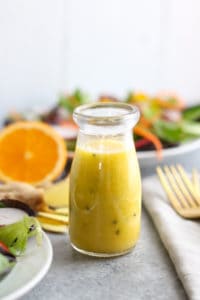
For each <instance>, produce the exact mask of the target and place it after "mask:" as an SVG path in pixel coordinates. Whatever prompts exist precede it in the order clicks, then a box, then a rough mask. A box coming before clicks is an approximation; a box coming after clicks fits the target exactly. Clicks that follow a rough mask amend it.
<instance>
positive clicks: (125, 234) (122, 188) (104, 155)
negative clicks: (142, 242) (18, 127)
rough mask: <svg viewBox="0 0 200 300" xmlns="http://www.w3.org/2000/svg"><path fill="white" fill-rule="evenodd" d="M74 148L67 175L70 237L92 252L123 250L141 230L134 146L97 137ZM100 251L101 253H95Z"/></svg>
mask: <svg viewBox="0 0 200 300" xmlns="http://www.w3.org/2000/svg"><path fill="white" fill-rule="evenodd" d="M99 143H100V144H99V145H98V147H97V146H95V144H97V143H95V144H89V145H86V146H83V147H81V146H80V147H77V149H76V154H75V158H74V161H73V164H72V170H71V175H70V181H71V182H70V228H69V230H70V232H69V233H70V239H71V243H72V245H73V246H74V247H75V248H77V249H81V250H83V251H85V252H89V253H96V254H101V253H104V254H108V255H109V254H115V253H116V254H122V253H124V252H127V251H129V250H130V249H131V248H132V247H133V246H135V244H136V242H137V240H138V237H139V232H140V214H141V182H140V172H139V167H138V163H137V158H136V153H135V150H134V147H131V148H130V147H129V148H127V147H126V146H124V144H123V143H121V142H116V141H112V140H105V141H103V142H102V141H99ZM99 256H100V255H99Z"/></svg>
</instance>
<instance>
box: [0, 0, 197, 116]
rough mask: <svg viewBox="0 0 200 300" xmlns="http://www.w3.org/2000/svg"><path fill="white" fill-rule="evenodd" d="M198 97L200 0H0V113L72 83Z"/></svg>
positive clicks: (50, 99)
mask: <svg viewBox="0 0 200 300" xmlns="http://www.w3.org/2000/svg"><path fill="white" fill-rule="evenodd" d="M77 87H79V88H81V89H83V90H86V91H88V92H89V93H90V94H91V95H92V97H94V98H95V97H96V96H97V95H99V94H100V93H109V94H113V95H117V96H123V95H124V94H125V93H127V91H129V90H133V89H134V90H140V91H141V90H142V91H145V92H149V93H156V92H158V91H160V90H170V91H176V92H177V93H178V94H179V95H180V96H182V97H183V98H185V99H186V101H187V102H188V103H192V102H197V103H199V102H200V101H199V99H200V1H198V0H190V1H189V0H168V1H163V0H151V1H149V0H101V1H94V0H84V1H80V0H42V1H41V0H29V1H26V0H15V1H12V0H6V1H5V0H0V115H2V114H5V112H6V111H8V110H10V109H12V108H16V109H21V108H27V107H30V106H33V105H46V104H52V103H54V102H55V101H56V100H57V98H58V96H59V94H60V93H61V92H64V91H71V90H73V89H74V88H77Z"/></svg>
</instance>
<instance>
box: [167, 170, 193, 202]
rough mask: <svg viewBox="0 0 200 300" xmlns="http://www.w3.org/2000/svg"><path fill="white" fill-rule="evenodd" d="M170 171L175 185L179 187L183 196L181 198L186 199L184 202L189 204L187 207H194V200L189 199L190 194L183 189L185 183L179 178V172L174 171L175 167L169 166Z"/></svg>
mask: <svg viewBox="0 0 200 300" xmlns="http://www.w3.org/2000/svg"><path fill="white" fill-rule="evenodd" d="M171 171H172V173H173V175H174V177H175V178H176V181H177V184H178V186H179V189H180V190H181V192H182V194H183V198H184V199H186V201H187V202H188V203H189V207H196V203H195V201H194V199H193V198H192V197H191V195H190V193H189V192H188V190H187V188H186V187H185V183H184V181H183V179H182V177H181V176H180V174H179V172H178V171H177V170H176V168H175V166H171Z"/></svg>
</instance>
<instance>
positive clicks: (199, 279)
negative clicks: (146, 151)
mask: <svg viewBox="0 0 200 300" xmlns="http://www.w3.org/2000/svg"><path fill="white" fill-rule="evenodd" d="M143 203H144V206H145V207H146V209H147V211H148V212H149V214H150V216H151V218H152V220H153V222H154V224H155V226H156V229H157V231H158V233H159V235H160V238H161V240H162V242H163V244H164V246H165V247H166V249H167V251H168V253H169V255H170V257H171V259H172V261H173V263H174V265H175V268H176V271H177V273H178V276H179V278H180V279H181V281H182V283H183V286H184V288H185V290H186V292H187V294H188V297H189V299H191V300H200V222H199V221H198V220H195V221H190V220H186V219H183V218H181V217H180V216H179V215H178V214H177V213H176V212H175V211H174V210H173V208H172V207H171V206H170V203H169V201H168V199H167V196H166V195H165V192H164V190H163V188H162V186H161V184H160V182H159V179H158V178H157V177H156V176H152V177H148V178H146V179H144V180H143Z"/></svg>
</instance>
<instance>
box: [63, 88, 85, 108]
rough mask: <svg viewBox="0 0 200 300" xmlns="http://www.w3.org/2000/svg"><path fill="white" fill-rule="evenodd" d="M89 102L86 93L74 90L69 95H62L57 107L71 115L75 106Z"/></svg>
mask: <svg viewBox="0 0 200 300" xmlns="http://www.w3.org/2000/svg"><path fill="white" fill-rule="evenodd" d="M89 101H90V98H89V96H88V95H87V94H86V93H84V92H82V91H81V90H79V89H76V90H75V91H74V93H73V94H71V95H62V96H61V97H60V100H59V102H58V106H59V107H61V108H64V109H67V110H68V111H69V112H70V113H73V111H74V109H75V108H76V107H77V106H79V105H82V104H86V103H88V102H89Z"/></svg>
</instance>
